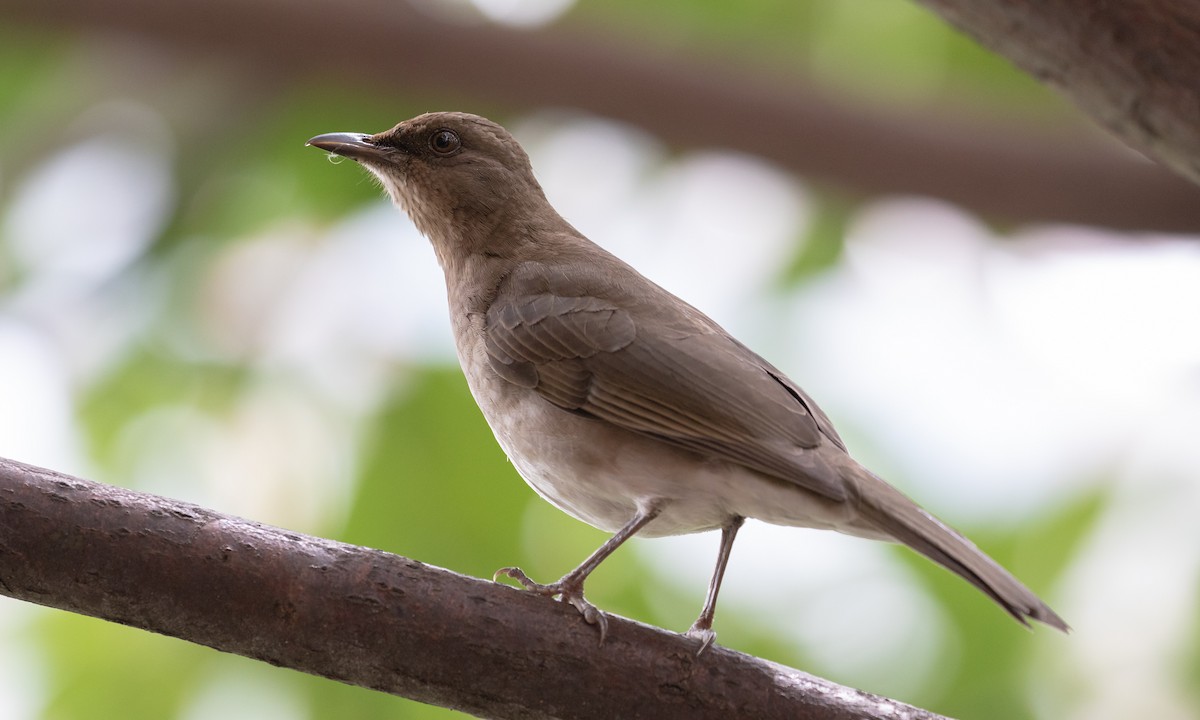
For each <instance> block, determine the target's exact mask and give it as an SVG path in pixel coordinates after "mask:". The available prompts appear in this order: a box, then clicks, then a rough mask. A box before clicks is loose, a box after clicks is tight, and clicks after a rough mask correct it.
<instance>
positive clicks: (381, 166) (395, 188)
mask: <svg viewBox="0 0 1200 720" xmlns="http://www.w3.org/2000/svg"><path fill="white" fill-rule="evenodd" d="M308 144H309V145H312V146H313V147H316V148H320V149H322V150H327V151H328V152H331V153H334V154H335V155H341V156H344V157H348V158H352V159H353V160H356V161H357V162H358V163H360V164H361V165H362V166H363V167H365V168H366V169H367V170H369V171H370V172H371V173H372V174H373V175H374V176H375V177H376V178H378V179H379V181H380V183H382V184H383V187H384V188H385V189H386V190H387V192H388V194H389V195H391V197H392V200H394V201H395V203H396V204H397V205H399V206H400V207H401V208H402V209H403V210H404V211H405V212H407V213H408V215H409V217H411V218H412V220H413V222H414V223H415V224H416V225H417V228H418V229H419V230H421V232H422V233H424V234H425V235H426V236H428V237H429V238H430V239H431V240H432V241H433V242H434V245H435V247H436V246H439V245H454V246H458V247H463V246H470V245H474V244H476V243H478V242H482V241H485V239H486V238H487V237H488V236H489V235H491V234H492V231H493V230H494V229H495V228H496V227H497V226H499V225H500V224H501V223H508V224H511V223H518V224H532V223H535V222H536V221H537V220H538V219H539V218H541V217H543V216H545V215H546V213H547V210H549V213H550V215H552V216H555V217H556V216H557V214H556V213H554V211H553V210H551V209H550V206H549V204H548V203H547V202H546V197H545V195H544V194H543V192H542V188H541V186H540V185H538V182H537V180H536V179H535V178H534V176H533V169H532V168H531V167H530V164H529V156H528V155H526V154H525V151H524V150H523V149H522V148H521V146H520V145H519V144H517V141H516V140H514V139H513V137H512V135H510V134H509V133H508V131H507V130H505V129H504V128H502V127H500V126H499V125H497V124H496V123H494V122H492V121H491V120H488V119H486V118H482V117H479V116H478V115H470V114H467V113H458V112H437V113H427V114H425V115H420V116H418V117H415V118H413V119H411V120H405V121H404V122H402V123H400V124H399V125H396V126H395V127H393V128H392V129H390V130H385V131H383V132H381V133H377V134H375V135H363V134H360V133H329V134H326V135H318V136H316V137H314V138H312V139H311V140H309V141H308Z"/></svg>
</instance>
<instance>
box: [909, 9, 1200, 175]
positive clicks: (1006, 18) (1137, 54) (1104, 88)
mask: <svg viewBox="0 0 1200 720" xmlns="http://www.w3.org/2000/svg"><path fill="white" fill-rule="evenodd" d="M920 2H921V3H923V4H925V5H928V6H929V7H930V8H932V9H933V10H934V11H935V12H937V13H938V14H939V15H941V16H942V17H943V18H945V19H946V20H947V21H948V22H950V23H951V24H953V25H955V26H957V27H959V28H961V29H962V30H964V31H965V32H967V33H968V34H970V35H971V36H972V37H974V38H975V39H976V40H978V41H979V42H980V43H981V44H982V45H984V46H986V47H989V48H991V49H992V50H994V51H995V52H997V53H999V54H1001V55H1004V56H1005V57H1007V58H1009V59H1010V60H1012V61H1013V62H1014V63H1016V65H1017V66H1018V67H1020V68H1022V69H1023V70H1025V71H1026V72H1028V73H1029V74H1031V75H1033V76H1034V77H1036V78H1038V79H1039V80H1041V81H1042V82H1044V83H1046V84H1048V85H1050V86H1052V87H1055V88H1057V89H1058V90H1060V91H1062V93H1063V94H1065V95H1066V96H1067V97H1069V98H1071V99H1072V100H1074V101H1075V103H1076V104H1077V105H1079V107H1080V108H1081V109H1082V110H1083V111H1084V112H1086V113H1088V114H1089V115H1091V116H1092V117H1093V118H1095V119H1096V120H1097V121H1099V122H1100V123H1101V124H1103V125H1105V126H1107V127H1108V128H1109V129H1110V130H1112V131H1113V132H1114V133H1116V134H1117V136H1118V137H1120V138H1121V139H1122V140H1124V141H1125V142H1127V143H1129V144H1130V145H1131V146H1133V147H1135V148H1138V149H1139V150H1141V151H1142V152H1144V153H1146V154H1147V155H1149V156H1150V157H1153V158H1156V159H1158V160H1161V161H1162V162H1164V163H1166V164H1167V165H1168V166H1170V167H1172V168H1174V169H1175V170H1176V171H1177V172H1179V173H1180V174H1182V175H1184V176H1186V177H1189V178H1191V179H1192V180H1193V181H1195V182H1200V3H1197V2H1195V0H1122V2H1095V0H1008V1H1007V2H995V1H994V0H920Z"/></svg>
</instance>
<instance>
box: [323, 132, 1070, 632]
mask: <svg viewBox="0 0 1200 720" xmlns="http://www.w3.org/2000/svg"><path fill="white" fill-rule="evenodd" d="M308 144H309V145H312V146H314V147H317V148H320V149H322V150H327V151H329V152H331V153H335V154H337V155H342V156H345V157H349V158H353V159H354V160H356V161H358V162H359V163H360V164H362V165H363V167H365V168H366V169H367V170H369V171H370V172H371V173H372V174H374V175H375V177H376V178H378V179H379V181H380V183H382V185H383V187H384V188H385V189H386V190H387V192H388V194H389V195H391V197H392V200H394V201H395V203H396V204H397V205H399V206H400V207H401V208H403V209H404V211H405V212H407V213H408V215H409V216H410V217H411V218H412V220H413V222H414V223H416V226H417V228H418V229H419V230H420V231H421V232H422V233H424V234H425V235H426V236H427V237H428V238H429V240H430V241H431V242H432V243H433V249H434V251H435V253H436V254H437V258H438V262H439V263H440V264H441V266H442V269H443V270H444V272H445V276H446V288H447V292H448V295H449V305H450V319H451V323H452V324H453V328H454V339H455V343H456V344H457V348H458V358H459V362H460V363H461V364H462V369H463V372H464V373H465V374H466V378H467V384H468V385H469V386H470V388H471V393H472V395H473V396H474V397H475V401H476V402H477V403H478V404H479V408H480V410H482V411H483V415H484V417H485V418H486V419H487V422H488V424H489V425H491V428H492V431H493V432H494V433H495V435H496V440H497V441H498V442H499V443H500V446H501V447H502V448H504V451H505V452H506V453H507V454H508V457H509V459H510V460H511V461H512V463H513V465H514V466H516V468H517V470H518V472H520V474H521V476H522V477H523V478H525V481H526V482H528V483H529V485H530V486H532V487H533V489H534V490H536V491H537V493H538V494H539V495H541V496H542V497H543V498H545V499H546V500H548V501H550V502H551V503H553V504H554V505H555V506H556V507H558V508H559V509H561V510H563V511H564V512H566V513H568V514H570V515H572V516H574V517H576V518H579V519H580V520H582V521H584V522H586V523H588V524H590V525H593V526H595V527H598V528H600V529H602V530H606V531H609V532H613V533H615V534H614V535H613V536H612V538H610V539H609V540H608V541H607V542H605V543H604V544H603V545H602V546H601V547H600V548H599V549H598V550H596V552H594V553H593V554H592V555H591V556H590V557H589V558H587V559H586V560H584V562H583V564H581V565H580V566H579V567H577V568H575V569H574V570H572V571H571V572H569V573H567V574H566V575H564V576H563V577H562V578H561V579H560V580H558V581H557V582H553V583H550V584H548V585H542V584H539V583H536V582H534V581H532V580H531V579H529V577H528V576H526V575H525V573H523V572H522V571H521V570H519V569H518V568H512V567H510V568H503V569H502V570H499V571H497V573H496V575H497V576H499V575H501V574H504V575H508V576H509V577H511V578H514V579H515V580H517V581H518V582H520V584H521V585H523V586H524V587H525V588H526V589H528V590H531V591H534V592H537V593H540V594H543V595H547V596H554V597H558V598H560V599H561V600H564V601H566V602H569V603H571V604H572V605H574V606H575V607H576V608H577V609H578V610H579V611H580V612H581V613H582V614H583V616H584V618H585V619H586V620H587V621H588V622H589V623H593V624H599V627H600V637H601V642H603V639H604V634H605V632H606V629H607V623H606V621H605V619H604V614H603V613H602V612H601V611H600V610H598V609H597V608H596V607H595V606H594V605H592V604H591V603H589V602H588V601H587V600H585V599H584V596H583V583H584V580H586V579H587V577H588V575H589V574H590V573H591V572H592V571H593V570H595V569H596V567H597V566H598V565H599V564H600V563H601V562H602V561H603V560H604V559H605V558H607V557H608V556H609V555H611V554H612V552H613V551H614V550H616V549H617V548H618V547H619V546H620V545H621V544H622V543H624V542H625V541H626V540H628V539H629V538H630V537H632V536H633V535H635V534H640V535H642V536H645V537H656V536H663V535H679V534H684V533H694V532H700V531H703V530H713V529H720V530H721V547H720V551H719V552H718V555H717V565H716V570H715V571H714V572H713V576H712V581H711V582H710V584H709V588H708V597H707V599H706V600H705V603H704V608H703V610H702V611H701V613H700V616H699V617H698V618H697V619H696V622H695V623H693V624H692V627H691V629H690V630H688V633H687V634H688V635H689V636H692V637H694V638H696V639H697V640H699V642H700V651H701V652H702V651H703V650H704V648H706V647H708V646H709V645H710V644H711V643H712V641H713V639H714V638H715V633H714V632H713V630H712V622H713V612H714V610H715V608H716V602H717V592H718V591H719V590H720V587H721V578H722V576H723V575H724V572H725V566H726V564H727V563H728V561H729V552H730V549H731V548H732V546H733V540H734V537H735V536H736V535H737V531H738V528H739V527H741V525H742V522H743V521H744V520H745V519H746V518H757V519H759V520H763V521H765V522H769V523H774V524H777V525H789V526H795V527H814V528H826V529H830V530H837V531H840V532H843V533H847V534H850V535H857V536H860V537H866V538H874V539H878V540H889V541H896V542H900V543H903V544H905V545H908V546H909V547H911V548H912V549H914V550H916V551H917V552H919V553H921V554H922V555H925V556H926V557H928V558H930V559H931V560H933V561H934V562H937V563H939V564H941V565H943V566H945V567H946V568H949V569H950V570H951V571H953V572H955V573H957V574H959V575H961V576H962V577H963V578H965V579H966V580H967V581H968V582H970V583H971V584H973V585H974V586H975V587H977V588H979V589H980V590H982V591H983V592H984V593H986V594H987V595H988V597H990V598H992V600H994V601H996V602H997V603H998V604H999V605H1000V606H1001V607H1003V608H1004V609H1005V610H1007V611H1008V612H1009V613H1010V614H1011V615H1012V616H1013V617H1015V618H1016V619H1017V620H1019V621H1021V622H1022V623H1023V624H1026V625H1028V622H1027V620H1026V618H1032V619H1034V620H1039V621H1041V622H1044V623H1046V624H1048V625H1051V626H1052V627H1055V628H1058V629H1059V630H1063V631H1066V630H1067V629H1068V628H1067V624H1066V623H1065V622H1063V620H1062V618H1060V617H1059V616H1058V615H1057V614H1056V613H1055V612H1054V611H1053V610H1051V609H1050V608H1049V607H1048V606H1047V605H1046V604H1045V603H1044V602H1042V601H1041V600H1040V599H1038V597H1037V596H1036V595H1034V594H1033V593H1032V592H1031V591H1030V590H1028V589H1027V588H1026V587H1025V586H1024V585H1022V584H1021V583H1020V582H1019V581H1018V580H1017V579H1016V578H1014V577H1013V576H1012V575H1010V574H1009V573H1008V572H1007V571H1006V570H1004V568H1002V567H1000V566H999V565H998V564H997V563H996V562H995V561H993V560H992V559H991V558H989V557H988V556H987V555H985V554H984V553H982V552H981V551H980V550H979V549H978V548H976V547H975V545H973V544H972V543H971V542H970V541H969V540H967V539H966V538H964V537H963V536H962V535H960V534H958V533H957V532H955V531H954V530H952V529H950V528H949V527H947V526H946V525H944V524H942V523H941V522H939V521H938V520H937V519H936V518H934V517H933V516H931V515H930V514H929V513H927V512H925V511H924V510H922V509H921V508H920V507H918V506H917V505H916V504H915V503H914V502H912V501H911V500H909V499H908V498H907V497H905V496H904V495H903V494H902V493H900V492H899V491H898V490H896V489H895V488H893V487H892V486H891V485H888V484H887V483H886V482H884V481H883V480H881V479H880V478H879V477H877V476H876V475H874V474H873V473H872V472H871V471H870V470H867V469H866V468H864V467H863V466H862V465H859V464H858V463H857V462H856V461H855V460H854V459H853V458H851V457H850V455H849V454H848V453H847V451H846V446H845V444H844V443H843V442H842V440H841V438H840V437H838V434H837V431H836V430H834V429H833V425H832V424H831V423H830V421H829V418H828V417H826V415H825V413H823V412H822V411H821V409H820V408H818V407H817V404H816V403H815V402H813V400H812V398H810V397H809V396H808V394H807V393H805V392H804V391H803V390H801V389H800V387H799V386H798V385H796V383H794V382H792V381H791V380H790V379H788V377H787V376H786V375H784V374H783V373H782V372H781V371H780V370H779V369H778V368H776V367H775V366H774V365H772V364H771V363H769V362H767V361H766V360H764V359H763V358H761V357H759V356H758V355H756V354H755V353H754V352H753V351H751V350H750V349H749V348H747V347H746V346H745V345H743V344H741V343H740V342H738V341H737V340H736V339H734V338H733V336H731V335H730V334H729V333H727V332H726V331H725V330H724V329H722V328H721V327H720V326H719V325H717V323H715V322H713V321H712V320H711V319H709V318H708V317H707V316H706V315H704V314H703V313H701V312H700V311H699V310H697V309H695V308H694V307H692V306H691V305H688V304H687V303H686V302H684V301H683V300H680V299H679V298H677V297H675V296H674V295H672V294H671V293H669V292H667V291H666V290H664V289H662V288H661V287H659V286H658V285H655V284H654V283H653V282H651V281H650V280H648V279H646V278H645V277H643V276H642V275H641V274H639V273H638V272H637V271H636V270H634V269H633V268H632V267H630V266H629V265H627V264H625V263H624V262H622V261H621V260H619V259H618V258H616V257H615V256H613V255H611V254H609V253H608V252H606V251H605V250H603V249H602V248H600V247H599V246H597V245H595V244H593V243H592V242H591V241H589V240H588V239H587V238H586V237H584V236H583V235H582V234H580V232H579V231H578V230H576V229H575V228H573V227H571V225H570V224H569V223H568V222H567V221H566V220H564V219H563V218H562V217H561V216H560V215H559V214H558V213H557V212H556V211H555V210H554V208H553V207H551V206H550V203H549V202H548V201H547V200H546V196H545V194H544V193H543V192H542V188H541V186H540V185H539V184H538V182H537V180H536V179H535V178H534V174H533V169H532V167H531V166H530V163H529V157H528V156H527V155H526V154H525V151H524V150H522V148H521V146H520V145H518V144H517V142H516V141H515V140H514V139H513V138H512V136H511V135H509V134H508V132H507V131H505V130H504V128H502V127H500V126H499V125H497V124H496V123H494V122H491V121H490V120H487V119H485V118H482V117H478V116H476V115H468V114H465V113H429V114H426V115H421V116H420V117H416V118H413V119H412V120H407V121H405V122H402V123H400V124H399V125H396V126H395V127H394V128H392V129H390V130H387V131H384V132H381V133H378V134H376V135H362V134H358V133H331V134H327V135H318V136H317V137H314V138H312V139H311V140H309V141H308Z"/></svg>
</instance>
